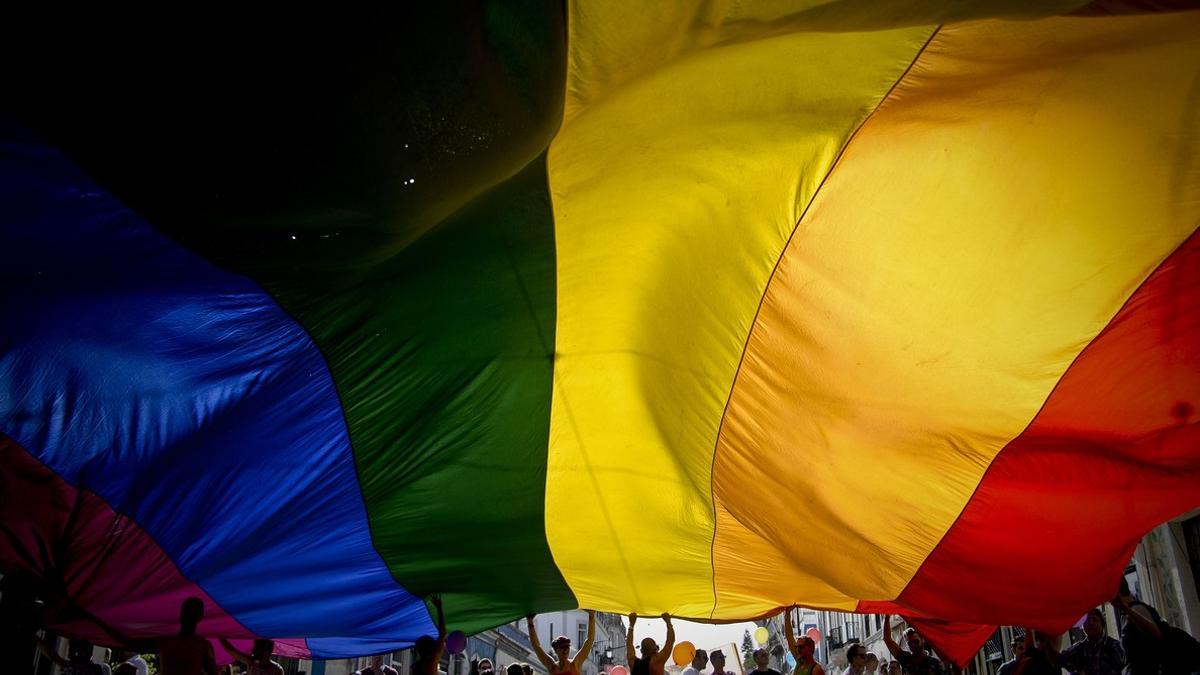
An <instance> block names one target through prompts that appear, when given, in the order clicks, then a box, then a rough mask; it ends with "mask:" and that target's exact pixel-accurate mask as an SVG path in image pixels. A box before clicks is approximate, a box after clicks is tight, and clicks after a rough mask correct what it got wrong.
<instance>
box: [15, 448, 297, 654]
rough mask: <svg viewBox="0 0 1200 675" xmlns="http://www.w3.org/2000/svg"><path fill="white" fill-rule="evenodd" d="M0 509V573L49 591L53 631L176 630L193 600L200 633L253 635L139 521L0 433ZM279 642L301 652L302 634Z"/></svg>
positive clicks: (133, 633)
mask: <svg viewBox="0 0 1200 675" xmlns="http://www.w3.org/2000/svg"><path fill="white" fill-rule="evenodd" d="M0 513H4V514H5V519H4V522H3V523H2V524H0V565H3V570H2V571H3V573H4V574H5V575H8V574H25V575H29V576H32V577H33V579H34V580H36V582H37V583H39V584H43V585H44V586H45V587H47V588H49V589H52V590H51V595H50V596H49V597H48V602H47V607H46V614H47V616H46V620H47V623H48V625H49V626H50V627H51V628H53V629H54V630H56V631H58V632H60V633H63V634H66V635H70V636H72V637H83V638H87V639H89V640H91V641H93V642H96V643H98V644H103V645H113V646H116V645H114V640H113V638H112V637H111V636H110V634H109V633H107V632H106V631H105V630H104V626H106V625H107V626H120V627H122V628H123V629H124V630H125V635H126V636H127V637H130V638H149V637H154V636H162V635H171V634H174V633H176V632H178V630H179V605H180V604H181V603H182V602H183V600H185V599H186V598H189V597H197V598H200V599H201V600H203V601H204V607H205V615H204V620H203V621H202V622H201V623H200V632H201V634H204V635H220V636H225V637H229V638H241V639H242V640H246V641H247V642H244V643H243V644H244V645H247V646H248V645H249V644H250V643H249V642H248V640H252V639H253V638H255V637H257V636H255V635H254V634H253V633H252V632H250V631H249V630H247V629H246V628H245V627H244V626H242V625H241V624H240V623H238V621H237V620H236V619H234V618H233V617H232V616H230V615H229V614H228V613H227V612H225V610H223V609H222V608H221V607H220V606H219V605H217V603H215V602H213V600H212V598H210V597H209V596H208V594H207V593H205V592H204V591H203V590H202V589H201V588H200V587H199V586H197V585H196V584H195V583H193V582H191V581H189V580H188V579H186V578H185V577H184V576H183V575H182V574H180V572H179V569H178V568H177V567H176V566H175V563H174V562H172V561H171V559H170V558H169V557H167V555H166V553H164V552H163V550H162V549H161V548H160V547H159V546H158V544H157V543H155V541H154V540H153V539H152V538H151V537H150V536H149V535H148V534H146V532H145V531H144V530H142V528H141V527H139V526H138V525H137V524H136V523H134V522H133V521H132V520H129V519H128V518H126V517H124V516H122V515H120V514H118V513H116V512H114V511H113V509H112V508H110V507H109V505H108V504H107V503H105V502H104V500H103V499H101V498H100V497H98V496H97V495H95V494H93V493H91V492H88V491H86V490H78V489H76V488H75V487H73V486H71V485H69V484H68V483H67V482H66V481H64V480H63V479H62V478H60V477H59V476H58V475H57V474H55V473H54V472H53V471H51V470H50V469H49V468H47V467H46V466H45V465H44V464H42V463H41V462H39V461H38V460H37V459H36V458H34V457H33V456H32V455H30V454H29V453H28V452H27V451H26V450H25V449H24V448H22V447H21V446H20V445H18V444H17V443H16V442H15V441H13V440H12V439H10V438H8V437H7V436H3V435H0ZM235 644H237V642H236V641H235ZM276 644H277V648H276V651H277V653H280V654H284V655H287V656H299V657H304V658H307V657H308V654H309V651H308V647H307V645H306V643H305V641H304V640H303V639H298V640H277V641H276ZM217 649H220V647H219V645H217Z"/></svg>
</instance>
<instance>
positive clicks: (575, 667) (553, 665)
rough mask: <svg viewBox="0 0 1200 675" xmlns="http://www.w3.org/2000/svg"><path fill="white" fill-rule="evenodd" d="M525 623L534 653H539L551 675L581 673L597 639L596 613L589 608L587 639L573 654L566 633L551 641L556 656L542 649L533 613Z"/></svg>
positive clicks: (526, 618)
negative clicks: (552, 656) (572, 654)
mask: <svg viewBox="0 0 1200 675" xmlns="http://www.w3.org/2000/svg"><path fill="white" fill-rule="evenodd" d="M525 623H526V624H527V625H528V627H529V644H530V645H531V646H532V647H533V653H534V654H537V657H538V660H539V661H541V662H542V665H543V666H546V670H547V671H548V672H549V673H550V675H560V674H561V673H565V674H566V675H580V673H581V672H582V669H583V664H584V663H586V662H587V659H588V657H589V656H591V654H592V643H593V642H595V641H596V613H595V612H593V611H592V610H590V609H589V610H588V632H587V639H585V640H584V641H583V644H582V645H580V646H579V651H577V652H575V655H574V656H571V638H569V637H567V636H566V635H559V636H558V637H556V638H554V642H551V643H550V647H551V648H553V649H554V658H553V659H551V658H550V655H549V654H547V653H546V651H545V650H544V649H542V643H541V642H540V641H539V640H538V636H537V628H536V627H534V625H533V615H532V614H530V615H529V616H527V617H525Z"/></svg>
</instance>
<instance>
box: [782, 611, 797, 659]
mask: <svg viewBox="0 0 1200 675" xmlns="http://www.w3.org/2000/svg"><path fill="white" fill-rule="evenodd" d="M783 634H784V635H786V636H787V643H788V653H789V654H791V655H792V656H795V655H796V634H795V633H794V632H793V631H792V608H791V607H788V608H787V609H785V610H783Z"/></svg>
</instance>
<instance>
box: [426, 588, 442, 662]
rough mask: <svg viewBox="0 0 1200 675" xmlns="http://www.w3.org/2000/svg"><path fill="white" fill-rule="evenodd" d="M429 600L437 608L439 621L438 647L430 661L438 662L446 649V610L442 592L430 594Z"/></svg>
mask: <svg viewBox="0 0 1200 675" xmlns="http://www.w3.org/2000/svg"><path fill="white" fill-rule="evenodd" d="M429 602H431V603H433V608H434V609H436V610H437V623H438V636H437V648H436V649H435V650H434V652H433V656H432V658H431V659H430V661H432V662H433V663H438V662H440V661H441V660H442V652H443V651H445V650H446V612H445V611H444V610H443V609H442V595H441V594H440V593H434V594H433V595H431V596H429Z"/></svg>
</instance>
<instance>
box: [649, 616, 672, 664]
mask: <svg viewBox="0 0 1200 675" xmlns="http://www.w3.org/2000/svg"><path fill="white" fill-rule="evenodd" d="M662 619H663V621H666V622H667V641H666V642H665V643H664V644H663V648H662V649H661V650H659V652H658V653H657V654H655V655H654V661H655V662H657V663H660V664H665V663H666V662H667V659H669V658H671V650H673V649H675V626H672V625H671V615H670V614H667V613H666V612H663V615H662Z"/></svg>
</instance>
